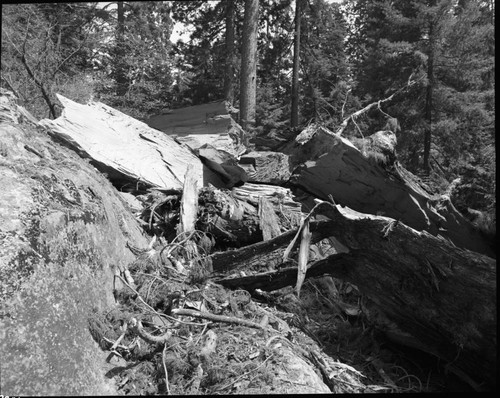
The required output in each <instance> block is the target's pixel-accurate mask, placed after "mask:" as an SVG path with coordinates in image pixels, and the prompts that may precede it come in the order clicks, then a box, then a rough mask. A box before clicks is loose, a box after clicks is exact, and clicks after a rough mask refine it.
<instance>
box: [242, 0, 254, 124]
mask: <svg viewBox="0 0 500 398" xmlns="http://www.w3.org/2000/svg"><path fill="white" fill-rule="evenodd" d="M258 22H259V0H245V19H244V21H243V38H242V49H241V78H240V79H241V80H240V124H241V127H243V130H245V131H248V129H249V128H251V127H252V126H253V125H254V124H255V99H256V89H257V28H258Z"/></svg>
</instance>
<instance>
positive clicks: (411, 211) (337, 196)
mask: <svg viewBox="0 0 500 398" xmlns="http://www.w3.org/2000/svg"><path fill="white" fill-rule="evenodd" d="M383 133H386V134H383ZM383 133H381V134H379V135H378V136H377V140H368V139H367V140H364V141H365V142H363V144H365V145H368V144H369V141H374V142H371V143H370V145H371V147H367V148H363V151H361V150H359V149H358V148H356V147H355V146H354V145H353V143H352V142H351V141H349V140H347V139H346V138H343V137H341V136H339V135H335V134H334V133H332V132H331V131H329V130H327V129H326V128H323V127H318V126H314V125H311V126H309V127H308V128H307V129H305V130H304V131H302V133H300V134H299V135H298V136H297V138H296V139H295V141H294V142H292V143H290V145H288V147H287V148H286V152H287V153H289V154H290V159H291V161H292V167H295V170H294V173H293V175H292V177H291V179H290V181H291V182H292V183H294V184H296V185H297V186H299V187H301V188H302V189H304V190H305V191H307V192H309V193H311V194H313V195H314V196H316V197H318V198H321V199H323V200H329V198H333V199H334V200H335V202H336V203H338V204H341V205H343V206H348V207H350V208H351V209H354V210H356V211H360V212H363V213H370V214H379V215H384V216H387V217H391V218H394V219H396V220H400V221H401V222H403V223H405V224H406V225H408V226H410V227H412V228H415V229H417V230H419V231H427V232H429V233H431V234H432V235H435V236H437V235H441V236H443V237H445V238H448V239H450V240H451V241H452V242H453V243H454V244H456V245H457V246H459V247H463V248H466V249H469V250H473V251H477V252H479V253H483V254H486V255H489V256H492V257H493V256H494V253H493V252H492V250H491V248H490V247H489V246H488V244H487V243H486V242H485V241H484V239H483V238H482V237H481V236H480V234H479V233H478V231H476V230H475V229H474V227H473V226H472V224H471V223H470V222H469V221H468V220H467V219H466V218H465V217H464V216H462V215H461V214H460V213H459V212H458V211H457V210H456V209H455V208H454V206H453V205H452V203H451V202H450V200H449V197H447V196H443V197H441V196H432V195H429V193H427V192H426V191H425V190H424V189H423V188H422V187H421V186H420V185H419V184H418V181H417V179H416V177H415V176H413V175H412V174H411V173H410V172H409V171H407V170H405V169H404V168H403V167H402V166H401V165H399V163H398V162H394V159H391V157H393V156H394V152H393V151H392V153H391V150H390V147H391V146H394V144H395V142H396V141H395V136H393V135H392V137H391V133H389V132H383Z"/></svg>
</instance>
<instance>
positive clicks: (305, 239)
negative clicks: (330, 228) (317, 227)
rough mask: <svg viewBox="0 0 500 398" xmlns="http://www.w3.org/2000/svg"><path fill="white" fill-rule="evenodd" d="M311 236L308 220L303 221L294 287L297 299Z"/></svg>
mask: <svg viewBox="0 0 500 398" xmlns="http://www.w3.org/2000/svg"><path fill="white" fill-rule="evenodd" d="M311 235H312V234H311V232H310V231H309V219H306V220H305V221H304V226H303V228H302V233H301V236H300V248H299V261H298V265H297V284H296V286H295V291H296V292H297V297H300V288H301V287H302V283H304V279H305V277H306V271H307V262H308V260H309V247H310V244H311Z"/></svg>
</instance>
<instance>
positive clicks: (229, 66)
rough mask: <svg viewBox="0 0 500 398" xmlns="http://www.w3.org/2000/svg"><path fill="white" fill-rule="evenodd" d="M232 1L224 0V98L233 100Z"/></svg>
mask: <svg viewBox="0 0 500 398" xmlns="http://www.w3.org/2000/svg"><path fill="white" fill-rule="evenodd" d="M233 85H234V0H226V65H225V69H224V98H225V99H226V101H228V102H229V103H230V104H231V105H232V104H233V100H234V87H233Z"/></svg>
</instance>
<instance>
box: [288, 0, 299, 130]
mask: <svg viewBox="0 0 500 398" xmlns="http://www.w3.org/2000/svg"><path fill="white" fill-rule="evenodd" d="M301 7H302V0H296V2H295V34H294V43H293V73H292V113H291V116H290V125H291V127H297V126H298V125H299V66H300V19H301V18H300V15H301Z"/></svg>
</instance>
